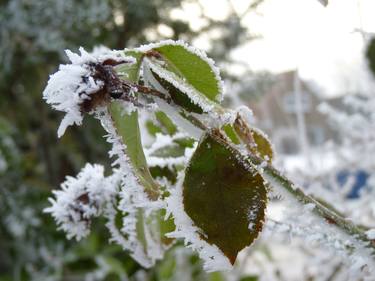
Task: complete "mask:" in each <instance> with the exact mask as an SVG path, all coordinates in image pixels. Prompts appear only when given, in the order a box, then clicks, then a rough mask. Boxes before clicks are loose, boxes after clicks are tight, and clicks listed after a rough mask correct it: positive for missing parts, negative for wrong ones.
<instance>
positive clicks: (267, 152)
mask: <svg viewBox="0 0 375 281" xmlns="http://www.w3.org/2000/svg"><path fill="white" fill-rule="evenodd" d="M251 133H252V134H253V138H254V142H255V144H256V151H257V152H258V153H259V156H260V157H261V158H263V159H266V160H267V161H269V162H272V160H273V157H274V152H273V148H272V144H271V143H270V141H269V140H268V138H267V137H266V136H265V134H264V133H263V132H262V131H260V130H259V129H257V128H251Z"/></svg>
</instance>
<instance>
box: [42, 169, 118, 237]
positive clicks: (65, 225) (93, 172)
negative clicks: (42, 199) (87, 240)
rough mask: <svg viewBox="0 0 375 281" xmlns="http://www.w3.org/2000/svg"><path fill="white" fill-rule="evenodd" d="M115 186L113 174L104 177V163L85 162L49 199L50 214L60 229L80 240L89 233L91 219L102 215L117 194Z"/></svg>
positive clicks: (47, 210)
mask: <svg viewBox="0 0 375 281" xmlns="http://www.w3.org/2000/svg"><path fill="white" fill-rule="evenodd" d="M115 191H116V186H115V184H114V183H113V181H112V180H111V178H110V177H108V178H106V177H104V168H103V166H101V165H97V164H95V165H91V164H86V166H85V167H84V168H83V169H82V170H81V172H80V173H79V174H78V175H77V177H75V178H74V177H67V179H66V180H65V182H63V183H62V184H61V190H56V191H54V192H53V193H54V195H55V198H49V201H50V202H51V204H52V206H50V207H49V208H46V209H44V212H46V213H51V215H52V216H53V217H54V219H55V220H56V223H57V224H58V226H59V229H62V230H63V231H65V232H66V233H67V237H68V238H69V239H70V238H72V237H75V238H76V239H77V240H80V239H81V238H83V237H86V236H87V235H88V234H89V233H90V224H91V219H92V218H95V217H98V216H100V215H101V214H102V213H103V211H104V209H105V207H106V205H107V204H109V203H110V202H111V200H112V198H113V196H114V194H115Z"/></svg>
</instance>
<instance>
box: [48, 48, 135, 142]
mask: <svg viewBox="0 0 375 281" xmlns="http://www.w3.org/2000/svg"><path fill="white" fill-rule="evenodd" d="M79 51H80V53H81V54H80V55H79V54H75V53H73V52H71V51H70V50H66V51H65V52H66V55H67V56H68V58H69V60H70V61H71V63H70V64H62V65H60V66H59V70H58V71H57V72H56V73H54V74H53V75H51V76H50V79H49V81H48V84H47V87H46V88H45V89H44V91H43V99H45V100H46V102H47V103H48V104H51V105H52V107H53V108H54V109H56V110H59V111H63V112H65V113H66V115H65V116H64V118H63V120H62V121H61V123H60V126H59V128H58V131H57V135H58V137H61V136H62V135H63V134H64V133H65V130H66V128H67V127H69V126H71V125H73V124H76V125H81V124H82V120H83V115H82V112H81V110H80V104H81V103H82V102H83V101H84V100H87V99H90V95H91V94H93V93H95V92H97V91H98V90H99V89H101V88H102V87H103V84H104V83H103V82H102V81H100V80H94V78H93V77H92V67H91V66H90V65H89V64H90V63H100V62H103V61H104V60H107V59H112V60H114V61H126V62H127V63H134V58H132V57H125V56H124V55H123V52H120V51H110V50H109V49H104V48H101V49H96V50H94V52H93V53H91V54H90V53H88V52H86V51H85V50H84V49H83V48H82V47H81V48H80V49H79Z"/></svg>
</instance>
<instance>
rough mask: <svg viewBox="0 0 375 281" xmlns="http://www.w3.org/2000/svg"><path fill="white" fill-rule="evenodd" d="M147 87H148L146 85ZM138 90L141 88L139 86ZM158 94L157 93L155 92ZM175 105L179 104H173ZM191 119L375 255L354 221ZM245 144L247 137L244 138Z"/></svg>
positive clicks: (190, 119) (250, 154)
mask: <svg viewBox="0 0 375 281" xmlns="http://www.w3.org/2000/svg"><path fill="white" fill-rule="evenodd" d="M144 88H146V87H144ZM138 90H141V91H142V89H140V88H138ZM150 92H153V93H154V94H155V93H156V92H158V91H157V90H154V89H150V90H149V91H147V92H144V93H145V94H150ZM155 95H156V94H155ZM161 95H163V94H162V93H160V95H159V93H158V94H157V96H158V97H161ZM165 101H166V102H168V103H171V101H170V99H165ZM173 105H174V106H177V105H175V104H173ZM223 112H225V109H224V108H223ZM189 121H190V122H191V123H193V124H194V125H195V126H197V127H198V128H200V129H202V130H204V131H206V132H210V133H211V135H212V137H213V138H215V139H216V140H217V141H218V142H220V143H223V144H224V145H226V146H230V147H231V148H232V149H233V151H235V152H236V154H238V156H240V157H242V158H246V159H244V160H245V161H249V160H250V161H251V163H252V164H254V165H260V166H262V168H263V173H264V175H265V176H266V177H267V178H269V179H272V182H273V183H276V184H277V185H278V186H279V187H280V188H282V189H283V190H285V191H286V192H287V193H289V194H290V195H291V196H292V197H294V198H295V199H296V200H297V201H298V202H299V203H301V204H303V205H306V204H314V205H315V208H313V210H312V212H313V213H314V214H315V215H317V216H318V217H319V218H321V219H322V220H324V221H325V222H327V223H328V224H331V225H333V226H335V227H336V228H337V230H338V231H342V232H344V233H346V234H347V235H349V236H351V237H353V238H355V239H356V240H358V241H361V242H363V243H364V244H365V245H366V246H367V247H369V248H371V251H372V253H373V255H375V241H374V240H371V239H369V238H368V237H367V235H366V234H365V231H364V230H363V229H361V228H360V227H358V226H357V225H355V224H354V223H352V222H351V221H350V220H348V219H345V218H343V217H342V216H340V215H339V214H337V213H336V212H335V211H334V210H331V209H328V208H327V207H325V206H323V205H322V204H321V203H319V202H318V201H317V200H315V199H314V198H312V197H311V196H309V195H307V194H305V193H304V192H303V190H302V189H301V188H298V187H296V186H295V184H294V183H293V182H291V181H290V180H289V179H288V178H287V177H286V176H284V175H282V174H281V173H280V172H279V171H278V170H276V169H275V168H274V167H273V166H272V165H271V164H268V163H267V164H265V163H264V160H263V159H261V158H259V157H258V156H256V155H254V154H253V153H251V152H248V153H246V155H244V154H243V152H242V151H240V150H239V148H238V147H237V146H236V145H234V144H233V143H232V142H231V141H229V140H228V138H226V137H225V136H224V134H223V133H222V132H221V131H220V130H218V129H214V130H213V129H212V128H209V127H208V126H207V125H206V124H204V123H203V122H201V121H200V120H199V119H198V118H196V117H194V116H192V115H190V118H189ZM238 128H239V130H242V131H243V135H246V131H247V130H248V128H247V127H246V128H245V126H242V127H241V126H239V127H238ZM242 140H243V141H244V142H245V144H247V143H246V141H247V140H246V139H245V138H244V139H242Z"/></svg>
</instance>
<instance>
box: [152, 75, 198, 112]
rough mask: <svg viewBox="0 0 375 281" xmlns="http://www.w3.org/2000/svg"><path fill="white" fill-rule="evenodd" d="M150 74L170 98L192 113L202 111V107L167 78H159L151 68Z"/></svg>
mask: <svg viewBox="0 0 375 281" xmlns="http://www.w3.org/2000/svg"><path fill="white" fill-rule="evenodd" d="M151 73H152V75H153V76H154V77H155V79H156V80H157V81H158V82H159V83H160V85H161V86H162V87H163V88H164V89H165V90H166V91H167V92H168V93H169V95H170V97H171V98H172V100H173V102H174V103H175V104H177V105H179V106H181V107H183V108H184V109H186V110H187V111H189V112H194V113H203V110H202V108H201V107H200V106H199V105H197V104H195V103H193V102H192V100H191V98H189V96H188V95H187V94H186V93H184V92H182V91H181V90H179V89H178V88H177V87H175V86H174V85H173V84H172V83H170V82H168V81H167V80H165V79H163V78H161V77H160V76H159V75H158V74H156V72H154V71H152V70H151Z"/></svg>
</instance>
